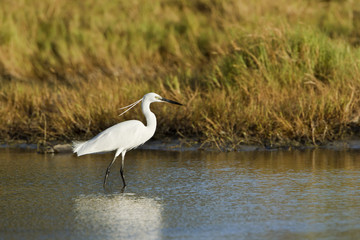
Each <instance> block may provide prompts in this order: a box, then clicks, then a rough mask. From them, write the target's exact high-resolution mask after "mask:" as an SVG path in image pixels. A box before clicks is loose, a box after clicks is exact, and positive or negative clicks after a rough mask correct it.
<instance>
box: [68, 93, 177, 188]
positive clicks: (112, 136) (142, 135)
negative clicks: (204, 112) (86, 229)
mask: <svg viewBox="0 0 360 240" xmlns="http://www.w3.org/2000/svg"><path fill="white" fill-rule="evenodd" d="M141 101H142V103H141V108H142V112H143V114H144V115H145V118H146V122H147V125H146V126H145V125H144V124H143V123H142V122H140V121H138V120H129V121H125V122H121V123H118V124H116V125H114V126H112V127H109V128H108V129H106V130H104V131H103V132H101V133H99V134H98V135H96V136H95V137H93V138H92V139H90V140H88V141H86V142H74V143H73V151H74V153H76V154H77V156H82V155H85V154H92V153H103V152H111V151H115V150H116V152H115V157H114V159H113V160H112V161H111V162H110V165H109V166H108V168H107V169H106V173H105V177H104V185H103V186H104V187H105V185H106V181H107V178H108V175H109V173H110V168H111V166H112V165H113V164H114V162H115V160H116V158H117V157H118V156H119V155H120V153H121V156H122V162H121V167H120V176H121V179H122V182H123V187H125V186H126V183H125V179H124V174H123V169H124V159H125V154H126V152H127V151H130V150H131V149H134V148H136V147H138V146H140V145H142V144H144V143H145V142H146V141H148V140H149V139H150V138H151V137H152V136H153V135H154V133H155V130H156V116H155V114H154V113H153V112H151V110H150V104H151V103H153V102H168V103H172V104H177V105H182V104H181V103H178V102H175V101H172V100H169V99H166V98H163V97H161V96H159V95H158V94H156V93H148V94H145V95H144V97H143V98H142V99H140V100H138V101H136V102H134V103H132V104H130V105H128V106H126V107H123V108H121V109H126V110H125V111H124V112H123V113H122V114H124V113H126V112H127V111H129V110H130V109H131V108H133V107H134V106H135V105H136V104H138V103H139V102H141ZM122 114H120V115H122Z"/></svg>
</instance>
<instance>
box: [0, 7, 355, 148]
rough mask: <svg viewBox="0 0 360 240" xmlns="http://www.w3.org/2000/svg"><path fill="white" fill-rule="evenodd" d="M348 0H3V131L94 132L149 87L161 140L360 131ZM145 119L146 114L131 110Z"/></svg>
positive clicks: (318, 137)
mask: <svg viewBox="0 0 360 240" xmlns="http://www.w3.org/2000/svg"><path fill="white" fill-rule="evenodd" d="M359 7H360V6H357V3H356V2H355V1H327V2H324V1H310V0H309V1H301V0H292V1H285V0H281V1H270V0H257V1H235V0H229V1H210V0H196V1H180V0H178V1H165V0H157V1H155V0H153V1H145V0H138V1H121V0H117V1H95V0H85V1H63V0H53V1H50V0H49V1H31V0H22V1H16V2H11V1H5V2H3V3H2V5H1V6H0V18H1V19H2V21H1V27H0V77H1V80H0V123H1V124H0V136H1V139H3V141H11V140H26V141H29V142H37V141H42V140H43V139H44V136H46V140H47V141H52V140H61V141H70V140H71V139H74V138H88V137H91V136H93V135H94V134H95V133H97V132H99V131H101V130H103V129H105V128H106V127H108V126H111V125H112V124H114V123H116V122H119V121H122V120H124V119H130V118H140V119H142V120H144V119H143V118H142V117H141V114H140V111H139V109H137V110H136V111H134V112H130V113H128V114H126V115H125V117H122V118H119V117H118V116H117V115H118V113H119V112H118V108H119V107H121V106H123V105H127V104H129V103H130V102H133V101H135V100H137V99H138V98H140V97H141V96H142V95H143V94H144V93H146V92H150V91H154V92H157V93H159V94H161V95H164V96H165V97H168V98H174V99H176V100H178V101H181V102H183V103H185V105H186V106H185V107H184V108H172V107H171V106H167V105H165V104H163V105H156V104H153V105H152V108H153V110H154V111H155V112H156V114H157V116H158V121H159V124H158V126H159V127H158V131H157V134H156V135H155V137H160V136H169V137H185V138H191V139H195V140H198V141H200V142H201V143H203V144H208V145H211V146H216V147H218V148H220V149H230V150H231V149H236V148H237V147H238V146H239V145H241V144H262V145H267V146H281V145H295V146H296V145H303V144H315V145H318V144H323V143H325V142H327V141H331V140H335V139H339V138H342V137H344V136H348V135H351V134H356V133H357V132H358V129H359V114H360V107H359V106H360V105H359V99H360V96H359V88H360V80H359V79H360V73H359V59H360V58H359V57H360V51H359V47H358V43H359V39H360V30H359V29H360V28H357V26H360V17H359V13H358V11H356V9H359V10H360V8H359ZM139 116H140V117H139Z"/></svg>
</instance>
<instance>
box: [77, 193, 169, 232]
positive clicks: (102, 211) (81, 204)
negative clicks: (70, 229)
mask: <svg viewBox="0 0 360 240" xmlns="http://www.w3.org/2000/svg"><path fill="white" fill-rule="evenodd" d="M74 206H75V214H76V223H77V224H76V225H77V226H76V229H77V232H78V233H79V234H80V235H82V237H86V238H87V239H159V238H161V236H160V234H161V232H160V231H161V224H162V221H161V210H162V208H161V204H160V203H159V201H156V200H154V199H151V198H145V197H138V196H136V195H135V194H130V193H125V194H112V195H99V196H96V195H89V196H84V195H82V196H79V197H78V198H76V199H75V204H74Z"/></svg>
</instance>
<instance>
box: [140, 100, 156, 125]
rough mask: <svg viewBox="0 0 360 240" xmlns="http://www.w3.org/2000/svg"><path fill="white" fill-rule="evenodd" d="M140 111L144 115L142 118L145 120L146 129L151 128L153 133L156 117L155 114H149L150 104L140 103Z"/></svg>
mask: <svg viewBox="0 0 360 240" xmlns="http://www.w3.org/2000/svg"><path fill="white" fill-rule="evenodd" d="M141 109H142V111H143V113H144V116H145V118H146V127H148V128H153V129H154V131H155V129H156V117H155V114H154V113H152V112H151V110H150V103H149V102H147V101H142V103H141Z"/></svg>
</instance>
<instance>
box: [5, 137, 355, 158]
mask: <svg viewBox="0 0 360 240" xmlns="http://www.w3.org/2000/svg"><path fill="white" fill-rule="evenodd" d="M0 148H9V149H20V150H32V151H36V152H37V153H40V154H64V153H65V154H72V153H73V152H72V145H71V144H70V143H60V142H52V143H47V144H46V145H41V144H28V143H25V142H19V141H17V142H12V143H2V144H0ZM137 149H142V150H160V151H176V152H184V151H211V152H213V151H215V152H216V151H237V152H257V151H260V152H261V151H290V150H309V149H313V150H315V149H328V150H334V151H347V150H360V139H347V140H339V141H334V142H329V143H326V144H323V145H321V146H315V145H307V146H305V145H303V146H296V147H295V146H273V147H266V146H260V145H239V146H237V148H236V149H226V148H223V149H217V148H213V146H211V145H207V146H204V145H202V144H200V143H194V142H192V143H190V142H187V141H181V140H175V139H173V140H167V141H160V140H150V141H148V142H147V143H145V144H144V145H142V146H139V147H138V148H137Z"/></svg>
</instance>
